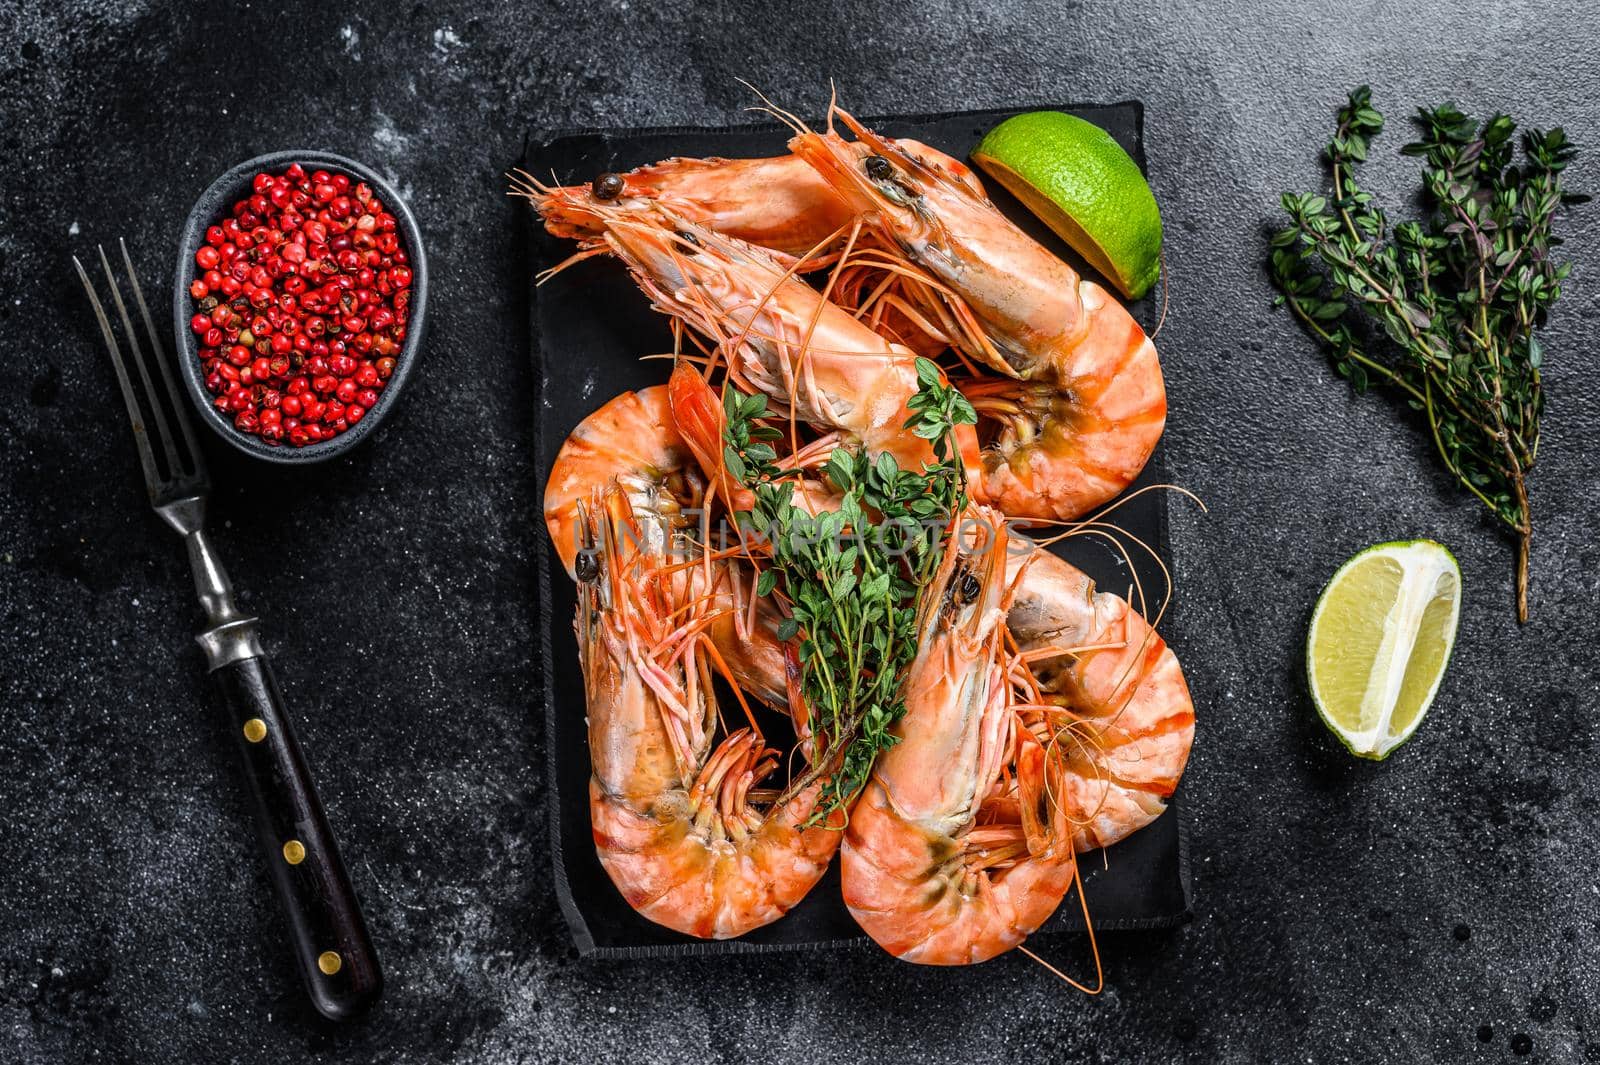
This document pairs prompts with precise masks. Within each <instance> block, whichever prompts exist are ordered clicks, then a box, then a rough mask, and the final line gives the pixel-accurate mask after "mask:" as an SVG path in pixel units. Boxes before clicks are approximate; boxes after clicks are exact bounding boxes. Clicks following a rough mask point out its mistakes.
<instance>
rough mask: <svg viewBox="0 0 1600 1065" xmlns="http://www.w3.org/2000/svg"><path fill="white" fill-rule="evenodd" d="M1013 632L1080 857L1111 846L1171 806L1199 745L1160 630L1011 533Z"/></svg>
mask: <svg viewBox="0 0 1600 1065" xmlns="http://www.w3.org/2000/svg"><path fill="white" fill-rule="evenodd" d="M1011 539H1012V544H1011V553H1010V558H1009V563H1008V567H1007V569H1008V572H1009V574H1010V578H1009V579H1010V580H1011V582H1012V599H1011V607H1010V610H1009V611H1008V613H1007V615H1006V625H1007V627H1008V628H1009V629H1010V631H1011V635H1012V637H1013V638H1014V639H1015V640H1016V641H1017V644H1018V646H1019V647H1020V649H1021V651H1022V653H1023V654H1024V656H1025V657H1027V658H1028V659H1029V660H1030V661H1031V664H1032V671H1033V675H1034V676H1035V677H1037V678H1038V681H1039V683H1040V686H1041V687H1042V688H1043V690H1044V698H1043V700H1042V703H1043V704H1044V705H1042V706H1040V707H1038V708H1037V709H1039V710H1041V711H1045V713H1044V715H1043V716H1044V717H1046V718H1048V719H1049V721H1050V726H1051V728H1050V730H1049V735H1052V736H1054V737H1055V741H1054V746H1053V748H1052V751H1051V753H1052V755H1058V756H1059V757H1060V758H1061V759H1062V760H1063V762H1064V770H1063V773H1062V777H1061V786H1062V788H1063V794H1062V800H1063V803H1064V805H1065V807H1066V808H1067V809H1068V811H1069V813H1070V817H1071V819H1072V822H1073V845H1074V847H1076V849H1077V850H1079V851H1086V850H1092V849H1094V848H1096V847H1109V846H1110V845H1111V844H1113V843H1116V842H1117V841H1118V840H1121V839H1125V838H1127V837H1128V836H1129V835H1132V834H1133V833H1134V832H1136V831H1138V830H1139V829H1141V828H1143V827H1144V826H1145V825H1148V824H1149V823H1150V822H1152V821H1154V820H1155V819H1156V818H1157V817H1159V816H1160V815H1161V812H1162V811H1163V810H1165V809H1166V808H1167V799H1169V798H1171V796H1172V792H1173V790H1174V789H1175V788H1176V787H1177V786H1178V779H1179V778H1180V777H1181V776H1183V769H1184V765H1185V763H1186V762H1187V761H1188V759H1189V749H1190V747H1191V746H1192V745H1193V743H1194V703H1193V702H1192V701H1191V700H1190V697H1189V686H1188V684H1187V683H1186V682H1185V681H1184V678H1183V669H1182V668H1181V667H1180V666H1179V665H1178V659H1177V656H1176V655H1174V654H1173V653H1172V649H1171V648H1170V647H1168V646H1167V644H1166V642H1165V641H1164V640H1162V639H1161V637H1160V636H1158V635H1157V634H1156V632H1155V630H1154V629H1152V628H1151V627H1150V625H1149V624H1148V623H1147V622H1146V621H1145V619H1144V618H1143V617H1142V616H1140V614H1139V613H1138V611H1136V610H1134V609H1133V608H1132V607H1131V606H1129V605H1128V602H1127V600H1125V599H1123V598H1122V597H1121V596H1118V595H1113V594H1111V593H1110V592H1097V591H1096V590H1095V584H1094V581H1092V580H1090V579H1089V577H1088V576H1087V575H1085V574H1084V573H1083V572H1082V571H1081V570H1079V569H1078V568H1077V567H1075V566H1073V565H1071V564H1070V563H1068V562H1066V561H1065V560H1064V559H1061V558H1059V557H1057V556H1056V555H1053V554H1051V553H1050V552H1049V551H1046V550H1044V549H1043V548H1041V547H1038V546H1037V545H1035V544H1034V543H1033V542H1032V541H1030V540H1027V539H1026V538H1024V537H1021V536H1017V535H1015V534H1013V535H1012V538H1011Z"/></svg>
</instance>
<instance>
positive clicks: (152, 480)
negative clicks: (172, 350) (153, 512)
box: [72, 255, 161, 501]
mask: <svg viewBox="0 0 1600 1065" xmlns="http://www.w3.org/2000/svg"><path fill="white" fill-rule="evenodd" d="M72 265H73V266H75V267H77V268H78V279H79V280H80V281H82V282H83V291H84V292H86V293H88V294H89V303H90V305H91V306H92V307H94V316H95V319H96V320H97V321H99V323H100V335H101V336H103V337H104V338H105V341H106V351H108V352H110V353H111V364H112V365H113V366H114V367H116V371H117V384H119V385H121V386H122V401H123V403H124V404H126V405H127V408H128V421H129V422H130V423H131V424H132V426H133V442H134V444H135V445H137V447H138V451H139V465H140V466H142V467H144V483H145V487H146V488H147V489H148V490H149V492H150V498H151V500H152V501H154V499H155V496H156V491H157V486H158V485H159V484H160V483H161V475H160V474H159V473H158V472H156V458H155V455H154V454H153V453H152V452H151V451H150V440H149V438H148V434H147V433H146V431H145V426H144V415H143V414H142V413H141V412H140V410H139V399H138V397H137V396H136V395H135V394H134V391H133V381H132V380H131V379H130V378H129V377H128V367H127V365H126V364H125V363H124V362H123V360H122V349H121V348H119V347H118V346H117V338H116V334H115V333H113V332H112V331H111V322H110V320H109V319H107V318H106V312H105V308H104V307H102V306H100V297H99V296H97V295H96V294H95V291H94V284H93V282H91V281H90V280H89V274H88V272H87V271H86V270H84V268H83V263H81V262H79V261H78V257H77V256H76V255H74V256H73V257H72Z"/></svg>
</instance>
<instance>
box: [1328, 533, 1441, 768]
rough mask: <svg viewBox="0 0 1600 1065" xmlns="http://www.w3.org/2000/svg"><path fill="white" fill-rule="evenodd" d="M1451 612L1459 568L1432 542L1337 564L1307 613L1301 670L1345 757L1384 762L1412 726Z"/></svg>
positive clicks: (1433, 688) (1369, 552)
mask: <svg viewBox="0 0 1600 1065" xmlns="http://www.w3.org/2000/svg"><path fill="white" fill-rule="evenodd" d="M1460 618H1461V569H1460V568H1459V567H1458V566H1457V565H1456V560H1455V556H1454V555H1452V554H1450V552H1449V551H1448V550H1446V549H1445V548H1444V547H1442V546H1441V545H1439V544H1436V543H1434V542H1433V541H1432V540H1408V541H1403V542H1398V543H1389V544H1378V545H1377V546H1376V547H1369V548H1367V549H1366V550H1365V551H1363V552H1361V553H1360V554H1358V555H1356V556H1355V557H1354V558H1352V559H1350V561H1348V562H1346V563H1345V564H1344V565H1342V566H1340V567H1339V571H1338V572H1337V573H1335V574H1334V575H1333V579H1332V580H1330V581H1329V582H1328V586H1327V587H1326V588H1324V589H1323V590H1322V596H1321V597H1320V598H1319V599H1318V600H1317V608H1316V610H1315V611H1314V612H1313V613H1312V615H1311V633H1310V635H1309V636H1308V637H1307V638H1306V676H1307V679H1308V680H1309V681H1310V684H1311V699H1312V701H1313V702H1314V703H1316V706H1317V713H1319V714H1321V715H1322V720H1323V723H1325V724H1326V725H1327V726H1328V727H1329V728H1330V729H1332V730H1333V732H1334V734H1335V735H1336V736H1338V737H1339V739H1340V740H1342V741H1343V742H1344V745H1345V746H1346V747H1348V748H1350V753H1351V754H1354V755H1357V756H1358V757H1361V758H1373V759H1383V758H1386V757H1388V755H1389V752H1390V751H1392V750H1394V749H1395V748H1396V747H1398V746H1400V745H1401V744H1402V743H1404V742H1405V741H1406V739H1407V738H1408V737H1409V736H1410V735H1411V734H1412V733H1413V732H1415V731H1416V728H1417V726H1418V725H1420V724H1421V723H1422V718H1423V717H1424V715H1426V714H1427V712H1428V707H1429V706H1430V705H1432V703H1433V697H1434V695H1435V694H1436V693H1437V692H1438V690H1439V682H1440V681H1441V680H1442V679H1444V670H1445V667H1446V666H1447V665H1449V663H1450V650H1451V648H1452V647H1454V646H1455V642H1456V623H1457V621H1459V620H1460Z"/></svg>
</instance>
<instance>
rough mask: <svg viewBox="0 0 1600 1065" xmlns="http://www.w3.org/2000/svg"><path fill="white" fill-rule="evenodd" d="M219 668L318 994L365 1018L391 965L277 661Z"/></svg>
mask: <svg viewBox="0 0 1600 1065" xmlns="http://www.w3.org/2000/svg"><path fill="white" fill-rule="evenodd" d="M211 675H212V677H214V678H215V682H216V685H217V689H218V691H219V693H220V694H221V696H222V701H223V703H224V704H225V705H226V707H227V712H228V718H229V724H230V727H231V729H232V731H233V736H234V740H235V742H236V743H237V744H238V747H239V753H240V755H241V756H242V757H243V759H244V767H245V776H246V777H247V778H248V779H249V782H250V795H251V798H252V801H253V804H254V806H255V814H256V826H257V829H258V831H259V832H260V835H261V845H262V848H263V849H264V850H265V851H266V860H267V867H268V868H269V869H270V870H271V873H272V883H273V886H274V887H275V888H276V889H277V894H278V901H279V902H280V903H281V904H282V906H283V912H284V916H285V917H287V919H288V922H289V934H290V936H291V938H292V939H293V941H294V953H295V959H296V960H297V961H298V962H299V966H300V975H301V976H302V977H303V978H304V980H305V985H306V990H307V991H308V992H309V993H310V995H311V1002H312V1004H313V1005H314V1006H316V1008H317V1012H319V1013H321V1014H322V1015H323V1016H324V1017H327V1018H329V1019H331V1020H336V1021H339V1020H346V1019H349V1018H353V1017H356V1016H358V1015H360V1014H361V1013H364V1012H366V1011H367V1010H368V1009H370V1008H371V1007H372V1005H373V1004H374V1003H376V1002H377V1000H378V998H379V996H380V995H381V994H382V993H383V974H382V972H381V970H380V969H379V968H378V956H377V953H376V952H375V951H374V950H373V947H372V939H371V937H370V936H369V935H368V934H367V925H366V921H364V920H363V919H362V916H361V907H360V904H359V903H358V902H357V901H356V895H355V892H354V891H353V890H352V889H351V887H350V877H349V874H347V873H346V872H345V868H344V862H343V861H341V860H340V858H339V848H338V845H337V844H336V843H335V842H334V838H333V831H332V830H331V829H330V828H329V827H328V819H327V817H326V816H325V815H324V814H323V812H322V803H321V801H319V800H318V798H317V791H316V788H315V786H314V785H313V784H312V781H311V773H310V771H309V770H308V769H307V768H306V762H305V758H304V756H303V755H302V754H301V753H300V745H299V743H297V742H296V741H295V738H294V732H293V731H292V730H291V729H290V727H289V719H288V716H287V714H286V713H285V711H284V703H283V695H282V693H281V692H279V691H278V685H277V682H276V681H275V680H274V679H273V676H272V666H271V664H270V663H269V662H268V660H267V658H266V656H264V655H261V656H254V657H249V658H241V659H236V660H234V661H231V662H227V663H224V664H222V665H220V666H218V667H217V668H216V669H214V670H213V671H212V673H211Z"/></svg>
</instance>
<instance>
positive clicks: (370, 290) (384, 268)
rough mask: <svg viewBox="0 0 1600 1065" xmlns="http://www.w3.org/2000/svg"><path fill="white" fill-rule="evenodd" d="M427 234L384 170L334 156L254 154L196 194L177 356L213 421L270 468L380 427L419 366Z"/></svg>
mask: <svg viewBox="0 0 1600 1065" xmlns="http://www.w3.org/2000/svg"><path fill="white" fill-rule="evenodd" d="M427 300H428V264H427V258H426V257H425V255H424V253H423V249H422V234H421V232H420V231H419V230H418V228H417V222H416V219H415V218H413V217H412V214H411V211H410V209H409V208H407V207H406V205H405V202H404V201H403V200H401V199H400V195H399V193H397V192H396V191H395V190H394V189H393V188H392V187H391V186H390V185H389V183H388V182H386V181H385V180H384V179H383V178H382V177H380V176H379V175H377V174H376V173H374V172H373V171H372V170H371V169H370V168H368V167H365V166H362V165H361V164H360V163H358V162H355V161H354V160H351V159H346V158H344V157H343V156H339V155H334V154H332V153H331V152H321V151H301V150H295V151H282V152H273V153H271V154H269V155H262V156H257V157H256V158H254V159H248V160H246V161H245V162H242V163H240V164H239V165H238V166H235V167H233V168H232V169H231V170H229V171H228V172H227V173H225V174H223V175H222V176H221V177H219V178H217V180H216V181H214V182H212V183H211V186H210V187H209V188H208V189H206V191H205V192H204V193H203V194H202V195H201V197H200V199H199V200H198V201H197V202H196V203H195V205H194V210H193V211H191V212H190V214H189V218H188V221H187V222H186V223H185V224H184V228H183V235H182V238H181V240H180V242H179V245H178V269H177V277H176V279H175V282H174V285H173V295H172V302H173V315H174V317H175V319H176V322H175V332H176V333H177V337H178V363H179V367H180V368H181V370H182V372H183V380H184V384H185V386H186V387H187V389H188V391H189V395H190V398H192V399H193V400H194V403H195V406H196V407H197V408H199V411H200V419H201V421H203V422H205V423H206V424H207V425H208V426H210V427H211V429H212V430H213V431H215V432H216V434H217V435H218V436H220V437H222V439H223V440H226V441H227V442H228V443H229V444H231V445H233V446H234V447H236V448H238V449H239V450H240V451H243V452H245V453H246V454H249V455H253V456H255V457H257V458H260V459H265V460H266V461H268V462H277V463H285V464H303V463H311V462H321V461H323V460H325V459H329V458H332V457H333V456H335V455H338V454H341V453H343V452H345V451H347V450H349V449H350V448H351V447H354V446H355V445H356V444H358V443H360V442H361V441H362V440H363V439H365V438H367V437H369V436H371V435H372V432H373V430H375V429H376V428H377V427H378V425H379V424H380V423H381V422H382V421H383V419H384V418H385V417H386V416H387V415H388V413H389V412H390V411H391V410H392V409H393V408H394V405H395V402H396V400H398V398H399V394H400V391H401V389H402V388H403V387H404V385H405V383H406V380H407V378H409V377H410V375H411V369H412V367H413V365H414V364H415V363H416V358H417V352H418V350H419V346H420V344H421V341H422V332H423V318H424V312H425V311H426V308H427Z"/></svg>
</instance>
